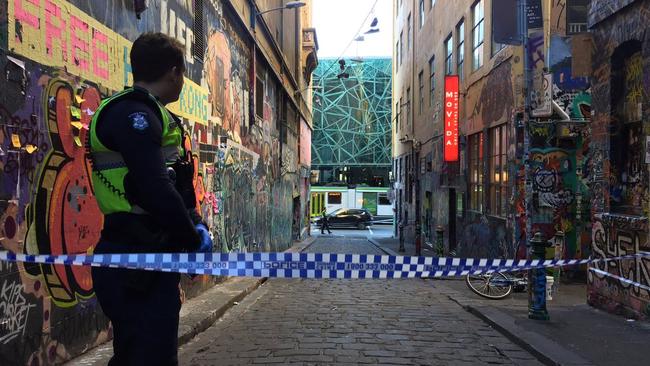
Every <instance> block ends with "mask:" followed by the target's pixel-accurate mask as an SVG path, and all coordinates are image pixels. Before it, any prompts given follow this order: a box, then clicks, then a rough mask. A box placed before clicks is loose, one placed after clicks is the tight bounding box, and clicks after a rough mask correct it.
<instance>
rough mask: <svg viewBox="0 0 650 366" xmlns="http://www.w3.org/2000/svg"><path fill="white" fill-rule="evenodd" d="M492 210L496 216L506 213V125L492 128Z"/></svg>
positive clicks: (490, 140) (490, 177)
mask: <svg viewBox="0 0 650 366" xmlns="http://www.w3.org/2000/svg"><path fill="white" fill-rule="evenodd" d="M489 132H490V135H489V136H490V137H489V142H490V176H489V179H490V212H491V214H492V215H495V216H505V215H506V197H507V191H508V171H507V168H506V166H507V165H508V164H507V161H506V128H505V125H501V126H498V127H494V128H491V129H490V131H489Z"/></svg>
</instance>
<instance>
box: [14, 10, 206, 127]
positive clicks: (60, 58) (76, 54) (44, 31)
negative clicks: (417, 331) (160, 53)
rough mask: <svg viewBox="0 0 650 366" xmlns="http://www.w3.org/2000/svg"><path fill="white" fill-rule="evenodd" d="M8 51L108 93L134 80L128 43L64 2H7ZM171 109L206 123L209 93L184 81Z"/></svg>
mask: <svg viewBox="0 0 650 366" xmlns="http://www.w3.org/2000/svg"><path fill="white" fill-rule="evenodd" d="M8 15H9V27H8V28H9V49H10V50H11V51H12V52H14V53H17V54H20V55H22V56H25V57H27V58H29V59H30V60H32V61H35V62H37V63H40V64H43V65H46V66H51V67H57V68H61V69H65V70H66V71H67V72H68V73H70V74H73V75H77V76H80V77H82V78H83V79H86V80H88V81H91V82H94V83H97V84H99V85H102V86H105V87H107V88H109V89H111V90H121V89H122V88H123V87H124V86H125V85H129V84H130V83H131V81H132V76H131V67H130V65H129V52H130V50H131V42H130V41H129V40H128V39H126V38H124V37H122V36H120V35H119V34H117V33H115V32H114V31H112V30H111V29H110V28H108V27H106V26H104V25H103V24H101V23H99V22H98V21H96V20H95V19H94V18H93V17H91V16H90V15H88V14H86V13H84V12H83V11H81V10H80V9H78V8H77V7H75V6H74V5H71V4H69V3H68V2H67V1H64V0H9V9H8ZM170 110H171V111H172V112H174V113H176V114H178V115H180V116H181V117H184V118H187V119H189V120H191V121H193V122H196V123H200V124H204V125H206V124H207V121H208V111H211V108H210V104H209V103H208V90H207V89H206V88H203V87H201V86H200V85H198V84H196V83H194V82H193V81H191V80H190V79H187V78H185V86H184V87H183V91H182V93H181V97H180V100H179V101H178V102H177V103H174V104H173V105H170Z"/></svg>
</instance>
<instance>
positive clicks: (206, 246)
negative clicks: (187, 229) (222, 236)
mask: <svg viewBox="0 0 650 366" xmlns="http://www.w3.org/2000/svg"><path fill="white" fill-rule="evenodd" d="M194 228H195V229H196V232H197V233H199V236H200V237H201V246H200V247H199V250H198V252H200V253H211V252H212V238H211V237H210V231H209V230H208V228H207V227H206V226H205V225H203V224H197V225H196V226H194Z"/></svg>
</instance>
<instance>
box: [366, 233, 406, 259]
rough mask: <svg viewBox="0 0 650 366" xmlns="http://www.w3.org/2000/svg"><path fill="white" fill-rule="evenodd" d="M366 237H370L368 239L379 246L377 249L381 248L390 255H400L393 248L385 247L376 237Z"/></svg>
mask: <svg viewBox="0 0 650 366" xmlns="http://www.w3.org/2000/svg"><path fill="white" fill-rule="evenodd" d="M366 239H368V241H369V242H370V243H371V244H372V245H374V246H375V247H377V249H379V250H381V251H382V252H384V253H386V254H388V255H393V256H397V255H400V254H399V253H396V252H395V251H393V250H392V249H388V248H384V247H383V246H382V245H381V244H379V242H378V241H377V240H375V239H373V238H371V237H369V236H368V237H366Z"/></svg>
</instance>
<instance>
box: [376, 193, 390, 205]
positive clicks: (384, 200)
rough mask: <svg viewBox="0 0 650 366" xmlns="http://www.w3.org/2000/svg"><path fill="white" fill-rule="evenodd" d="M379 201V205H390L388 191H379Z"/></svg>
mask: <svg viewBox="0 0 650 366" xmlns="http://www.w3.org/2000/svg"><path fill="white" fill-rule="evenodd" d="M378 196H379V202H378V204H379V205H381V206H388V205H390V200H389V199H388V193H379V194H378Z"/></svg>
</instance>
